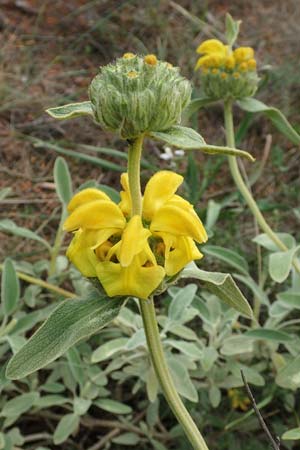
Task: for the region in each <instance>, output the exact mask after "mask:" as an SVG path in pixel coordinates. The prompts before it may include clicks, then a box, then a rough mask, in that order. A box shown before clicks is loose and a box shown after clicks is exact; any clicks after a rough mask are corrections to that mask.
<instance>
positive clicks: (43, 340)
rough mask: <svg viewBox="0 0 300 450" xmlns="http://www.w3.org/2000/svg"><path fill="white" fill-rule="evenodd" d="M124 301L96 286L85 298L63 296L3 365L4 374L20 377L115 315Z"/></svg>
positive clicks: (94, 331)
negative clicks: (108, 295)
mask: <svg viewBox="0 0 300 450" xmlns="http://www.w3.org/2000/svg"><path fill="white" fill-rule="evenodd" d="M123 303H124V300H121V299H120V298H114V299H108V298H107V297H101V296H100V294H99V292H98V291H96V290H92V291H91V292H90V294H89V295H88V296H87V298H75V299H72V300H69V299H68V300H65V301H64V302H62V303H61V304H60V305H59V306H58V307H57V308H56V309H55V310H54V311H53V313H52V314H51V315H50V317H49V318H48V319H47V320H46V322H45V323H44V324H43V325H42V326H41V327H40V328H39V329H38V330H37V331H36V333H34V335H33V336H32V337H31V338H30V339H29V341H28V342H27V343H26V344H25V345H24V347H22V348H21V350H20V351H19V352H18V353H17V354H16V355H14V356H13V358H12V359H11V360H10V362H9V363H8V366H7V369H6V375H7V377H8V378H10V379H20V378H23V377H25V376H26V375H28V374H30V373H32V372H35V371H36V370H38V369H40V368H41V367H44V366H46V365H47V364H49V363H50V362H52V361H54V360H55V359H56V358H58V357H59V356H61V355H62V354H63V353H65V352H66V351H67V350H68V349H69V348H70V347H72V345H74V344H76V342H78V341H79V340H81V339H84V338H86V337H88V336H90V335H91V334H94V333H97V332H98V331H99V330H101V328H103V327H104V326H105V325H107V324H108V323H109V322H110V321H111V320H113V319H114V318H115V317H117V315H118V313H119V311H120V309H121V307H122V304H123Z"/></svg>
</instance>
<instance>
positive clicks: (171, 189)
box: [143, 170, 183, 220]
mask: <svg viewBox="0 0 300 450" xmlns="http://www.w3.org/2000/svg"><path fill="white" fill-rule="evenodd" d="M182 182H183V177H182V176H181V175H178V174H177V173H175V172H170V171H168V170H162V171H160V172H157V173H156V174H155V175H153V177H151V178H150V180H149V181H148V183H147V185H146V188H145V193H144V199H143V218H144V219H146V220H151V219H152V217H153V216H154V214H155V213H156V211H157V210H158V209H159V208H160V207H161V206H162V205H163V204H164V203H166V202H167V201H168V200H169V199H170V198H171V197H172V196H173V195H174V193H175V192H176V191H177V189H178V187H179V186H180V185H181V183H182Z"/></svg>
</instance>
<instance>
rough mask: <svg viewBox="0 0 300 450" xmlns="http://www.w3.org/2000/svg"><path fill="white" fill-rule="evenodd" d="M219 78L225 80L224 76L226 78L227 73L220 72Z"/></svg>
mask: <svg viewBox="0 0 300 450" xmlns="http://www.w3.org/2000/svg"><path fill="white" fill-rule="evenodd" d="M221 78H222V80H226V78H227V73H225V72H222V73H221Z"/></svg>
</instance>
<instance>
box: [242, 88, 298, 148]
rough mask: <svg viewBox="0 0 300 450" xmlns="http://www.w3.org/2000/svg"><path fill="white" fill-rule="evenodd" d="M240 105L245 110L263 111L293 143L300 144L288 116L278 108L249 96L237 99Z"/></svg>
mask: <svg viewBox="0 0 300 450" xmlns="http://www.w3.org/2000/svg"><path fill="white" fill-rule="evenodd" d="M237 104H238V106H239V107H240V108H241V109H243V110H244V111H248V112H252V113H262V114H264V115H265V116H267V117H268V118H269V119H270V120H271V121H272V123H273V125H274V126H275V127H276V128H277V129H278V130H279V131H280V132H281V133H282V134H283V135H284V136H286V137H287V138H288V139H289V140H290V141H291V142H292V143H293V144H295V145H299V144H300V136H299V134H298V133H297V132H296V130H295V129H294V128H293V127H292V125H291V124H290V123H289V121H288V120H287V118H286V117H285V116H284V115H283V114H282V112H281V111H279V109H277V108H273V107H271V106H268V105H265V104H264V103H263V102H261V101H259V100H256V99H255V98H251V97H247V98H243V99H241V100H238V101H237Z"/></svg>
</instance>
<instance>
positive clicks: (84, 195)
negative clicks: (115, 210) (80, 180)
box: [68, 188, 110, 213]
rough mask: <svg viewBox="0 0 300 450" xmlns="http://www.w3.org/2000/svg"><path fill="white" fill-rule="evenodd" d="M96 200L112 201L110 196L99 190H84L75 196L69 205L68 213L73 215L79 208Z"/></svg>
mask: <svg viewBox="0 0 300 450" xmlns="http://www.w3.org/2000/svg"><path fill="white" fill-rule="evenodd" d="M94 200H110V198H109V197H108V195H106V194H105V193H104V192H102V191H100V190H99V189H93V188H88V189H83V190H82V191H80V192H78V193H77V194H75V195H74V197H73V198H72V200H71V201H70V202H69V204H68V211H69V213H71V212H72V211H74V209H76V208H78V206H81V205H83V204H84V203H88V202H92V201H94Z"/></svg>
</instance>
